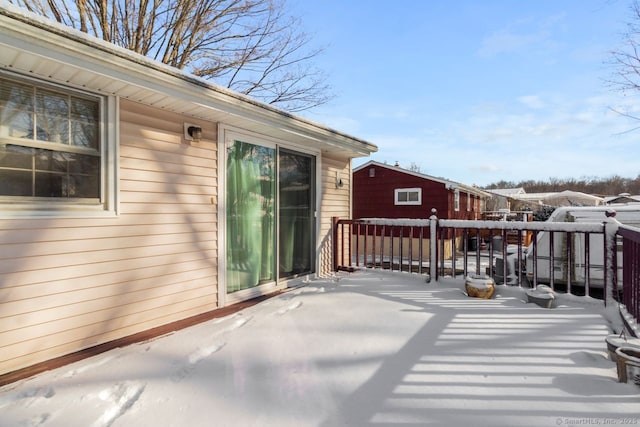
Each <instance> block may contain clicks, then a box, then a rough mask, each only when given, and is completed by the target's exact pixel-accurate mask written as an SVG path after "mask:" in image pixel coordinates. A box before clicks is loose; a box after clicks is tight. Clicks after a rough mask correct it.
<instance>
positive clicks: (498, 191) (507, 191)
mask: <svg viewBox="0 0 640 427" xmlns="http://www.w3.org/2000/svg"><path fill="white" fill-rule="evenodd" d="M484 191H486V192H487V193H489V195H490V197H489V199H488V200H487V203H486V210H487V211H491V212H498V211H500V210H504V209H506V210H511V203H512V202H513V200H514V199H515V198H516V197H518V196H519V195H521V194H525V193H526V192H525V191H524V188H522V187H518V188H495V189H491V190H488V189H485V190H484Z"/></svg>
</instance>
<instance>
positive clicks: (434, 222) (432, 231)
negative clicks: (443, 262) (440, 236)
mask: <svg viewBox="0 0 640 427" xmlns="http://www.w3.org/2000/svg"><path fill="white" fill-rule="evenodd" d="M437 213H438V211H437V210H436V209H435V208H433V209H431V216H430V217H429V240H430V241H429V280H428V281H429V282H430V281H431V280H432V279H434V280H435V281H436V282H437V281H438V271H437V270H438V258H437V255H436V253H437V250H438V242H437V238H436V228H437V226H438V217H437V216H436V214H437Z"/></svg>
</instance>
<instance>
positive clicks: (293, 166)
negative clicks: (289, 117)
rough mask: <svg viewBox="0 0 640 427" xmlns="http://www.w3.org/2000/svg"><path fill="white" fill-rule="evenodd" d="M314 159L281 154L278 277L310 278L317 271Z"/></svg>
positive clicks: (279, 164)
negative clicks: (299, 276)
mask: <svg viewBox="0 0 640 427" xmlns="http://www.w3.org/2000/svg"><path fill="white" fill-rule="evenodd" d="M314 160H315V159H314V157H312V156H308V155H304V154H300V153H295V152H291V151H287V150H282V149H281V150H280V151H279V153H278V166H279V172H278V185H279V191H278V195H279V206H280V210H279V213H280V214H279V220H280V221H279V224H280V227H279V230H278V235H279V237H280V246H279V251H278V252H279V260H280V262H279V267H280V269H279V277H280V278H287V277H293V276H296V275H299V274H308V273H312V272H313V271H314V267H315V262H314V259H315V256H314V254H315V251H314V247H315V192H314V188H315V180H314V176H315V174H314V171H315V161H314Z"/></svg>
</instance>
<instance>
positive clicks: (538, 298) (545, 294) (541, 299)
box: [526, 285, 556, 308]
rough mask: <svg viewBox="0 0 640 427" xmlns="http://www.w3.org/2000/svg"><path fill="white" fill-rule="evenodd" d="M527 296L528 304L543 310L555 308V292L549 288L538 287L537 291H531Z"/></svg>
mask: <svg viewBox="0 0 640 427" xmlns="http://www.w3.org/2000/svg"><path fill="white" fill-rule="evenodd" d="M526 294H527V302H532V303H534V304H536V305H538V306H540V307H543V308H553V307H554V303H555V301H556V296H555V293H554V292H553V290H552V289H551V288H549V287H548V286H544V285H538V287H537V288H535V289H529V290H528V291H527V292H526Z"/></svg>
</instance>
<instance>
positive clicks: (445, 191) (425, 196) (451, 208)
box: [353, 161, 490, 219]
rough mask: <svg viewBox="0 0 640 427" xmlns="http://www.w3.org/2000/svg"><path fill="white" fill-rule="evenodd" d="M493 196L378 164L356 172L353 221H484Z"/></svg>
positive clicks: (363, 167)
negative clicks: (433, 218)
mask: <svg viewBox="0 0 640 427" xmlns="http://www.w3.org/2000/svg"><path fill="white" fill-rule="evenodd" d="M489 196H490V195H489V194H488V193H486V192H484V191H482V190H480V189H479V188H475V187H472V186H468V185H464V184H460V183H458V182H454V181H448V180H446V179H443V178H435V177H433V176H429V175H425V174H422V173H418V172H413V171H409V170H406V169H402V168H400V167H397V166H390V165H386V164H383V163H378V162H375V161H370V162H367V163H365V164H363V165H361V166H358V167H357V168H355V169H354V170H353V218H356V219H357V218H428V217H429V216H431V210H432V209H433V208H435V209H436V210H437V214H436V215H437V216H438V218H442V219H480V218H481V214H482V210H483V208H484V202H485V200H486V199H487V198H489Z"/></svg>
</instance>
